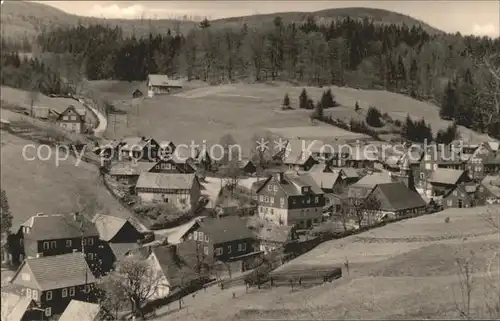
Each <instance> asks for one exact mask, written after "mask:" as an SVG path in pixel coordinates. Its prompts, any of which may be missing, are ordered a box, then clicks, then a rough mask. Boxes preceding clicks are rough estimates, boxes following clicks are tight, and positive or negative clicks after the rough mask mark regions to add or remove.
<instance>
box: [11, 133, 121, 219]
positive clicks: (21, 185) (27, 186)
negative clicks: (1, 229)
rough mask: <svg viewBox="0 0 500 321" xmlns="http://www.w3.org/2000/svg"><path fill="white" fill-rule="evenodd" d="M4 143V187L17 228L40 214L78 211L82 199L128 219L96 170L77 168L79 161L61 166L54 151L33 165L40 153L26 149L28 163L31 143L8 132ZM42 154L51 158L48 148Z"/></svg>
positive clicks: (81, 164) (66, 162)
mask: <svg viewBox="0 0 500 321" xmlns="http://www.w3.org/2000/svg"><path fill="white" fill-rule="evenodd" d="M1 139H2V148H1V164H2V168H1V185H2V188H3V189H4V190H5V191H6V193H7V197H8V201H9V205H10V208H11V212H12V215H13V216H14V222H13V223H14V225H15V224H18V223H21V222H23V221H24V220H26V219H27V218H28V217H30V216H32V215H34V214H36V213H38V212H43V213H46V214H53V213H58V212H64V211H75V210H78V201H77V197H78V195H83V196H85V197H86V198H87V196H88V199H89V200H90V201H94V200H95V202H96V203H98V205H99V207H101V208H103V211H105V212H109V213H110V215H114V216H118V217H128V215H129V214H128V212H127V210H125V209H124V208H123V207H122V206H121V205H120V204H119V203H118V202H117V201H116V200H115V198H114V197H113V196H112V195H111V194H109V192H108V191H107V190H106V189H105V187H104V186H103V185H102V183H100V181H99V174H98V169H97V168H96V167H94V166H92V165H90V164H87V163H84V162H80V163H79V164H78V166H76V164H77V163H76V159H75V158H68V160H66V161H61V162H60V164H59V166H57V165H56V160H55V152H54V150H51V152H52V157H51V158H50V159H48V160H46V161H43V160H40V157H38V158H37V160H31V161H30V160H28V158H29V159H30V158H32V157H37V155H36V150H35V149H34V148H33V147H29V148H28V149H26V154H25V155H26V156H27V158H26V159H25V157H24V156H23V147H24V146H27V145H29V144H32V142H31V141H28V140H23V139H21V138H18V137H16V136H13V135H11V134H9V133H7V132H4V131H2V134H1ZM36 146H37V148H38V146H39V145H36ZM39 151H40V156H41V157H42V158H46V157H47V156H48V155H49V154H48V153H49V150H48V148H47V147H43V148H42V149H39Z"/></svg>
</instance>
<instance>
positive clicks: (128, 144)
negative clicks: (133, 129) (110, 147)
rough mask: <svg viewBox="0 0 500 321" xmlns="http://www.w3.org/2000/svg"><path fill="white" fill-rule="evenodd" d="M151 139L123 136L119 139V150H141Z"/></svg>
mask: <svg viewBox="0 0 500 321" xmlns="http://www.w3.org/2000/svg"><path fill="white" fill-rule="evenodd" d="M152 141H153V139H152V138H146V137H135V136H131V137H124V138H123V139H122V141H121V145H122V146H121V150H124V151H142V149H143V148H144V147H146V146H147V145H148V144H149V143H151V142H152Z"/></svg>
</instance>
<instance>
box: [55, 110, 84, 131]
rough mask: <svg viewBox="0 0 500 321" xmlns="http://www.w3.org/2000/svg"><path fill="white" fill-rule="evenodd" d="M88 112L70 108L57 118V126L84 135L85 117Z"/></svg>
mask: <svg viewBox="0 0 500 321" xmlns="http://www.w3.org/2000/svg"><path fill="white" fill-rule="evenodd" d="M86 113H87V110H86V109H84V108H83V109H80V108H76V107H75V106H69V107H68V108H66V110H64V111H63V112H62V113H60V114H59V116H57V118H56V124H57V125H58V126H60V127H62V128H63V129H65V130H67V131H70V132H74V133H79V134H82V133H84V132H85V129H86V128H85V117H86Z"/></svg>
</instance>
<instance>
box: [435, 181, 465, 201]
mask: <svg viewBox="0 0 500 321" xmlns="http://www.w3.org/2000/svg"><path fill="white" fill-rule="evenodd" d="M453 191H461V192H462V193H464V195H465V197H466V198H467V199H469V200H470V197H471V195H470V194H469V192H467V188H466V185H462V184H459V185H457V186H455V188H452V189H450V190H448V191H447V192H446V194H444V195H442V199H444V198H447V197H448V196H450V195H451V194H452V193H453Z"/></svg>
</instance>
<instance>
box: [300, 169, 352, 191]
mask: <svg viewBox="0 0 500 321" xmlns="http://www.w3.org/2000/svg"><path fill="white" fill-rule="evenodd" d="M340 172H341V171H340V170H337V171H334V172H332V173H322V172H318V171H310V172H309V175H310V176H311V178H312V180H313V181H314V182H315V183H316V185H318V186H319V187H321V189H322V190H323V192H325V193H333V192H334V191H339V190H340V189H342V188H343V187H344V186H345V185H344V182H343V180H342V177H341V175H340Z"/></svg>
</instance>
